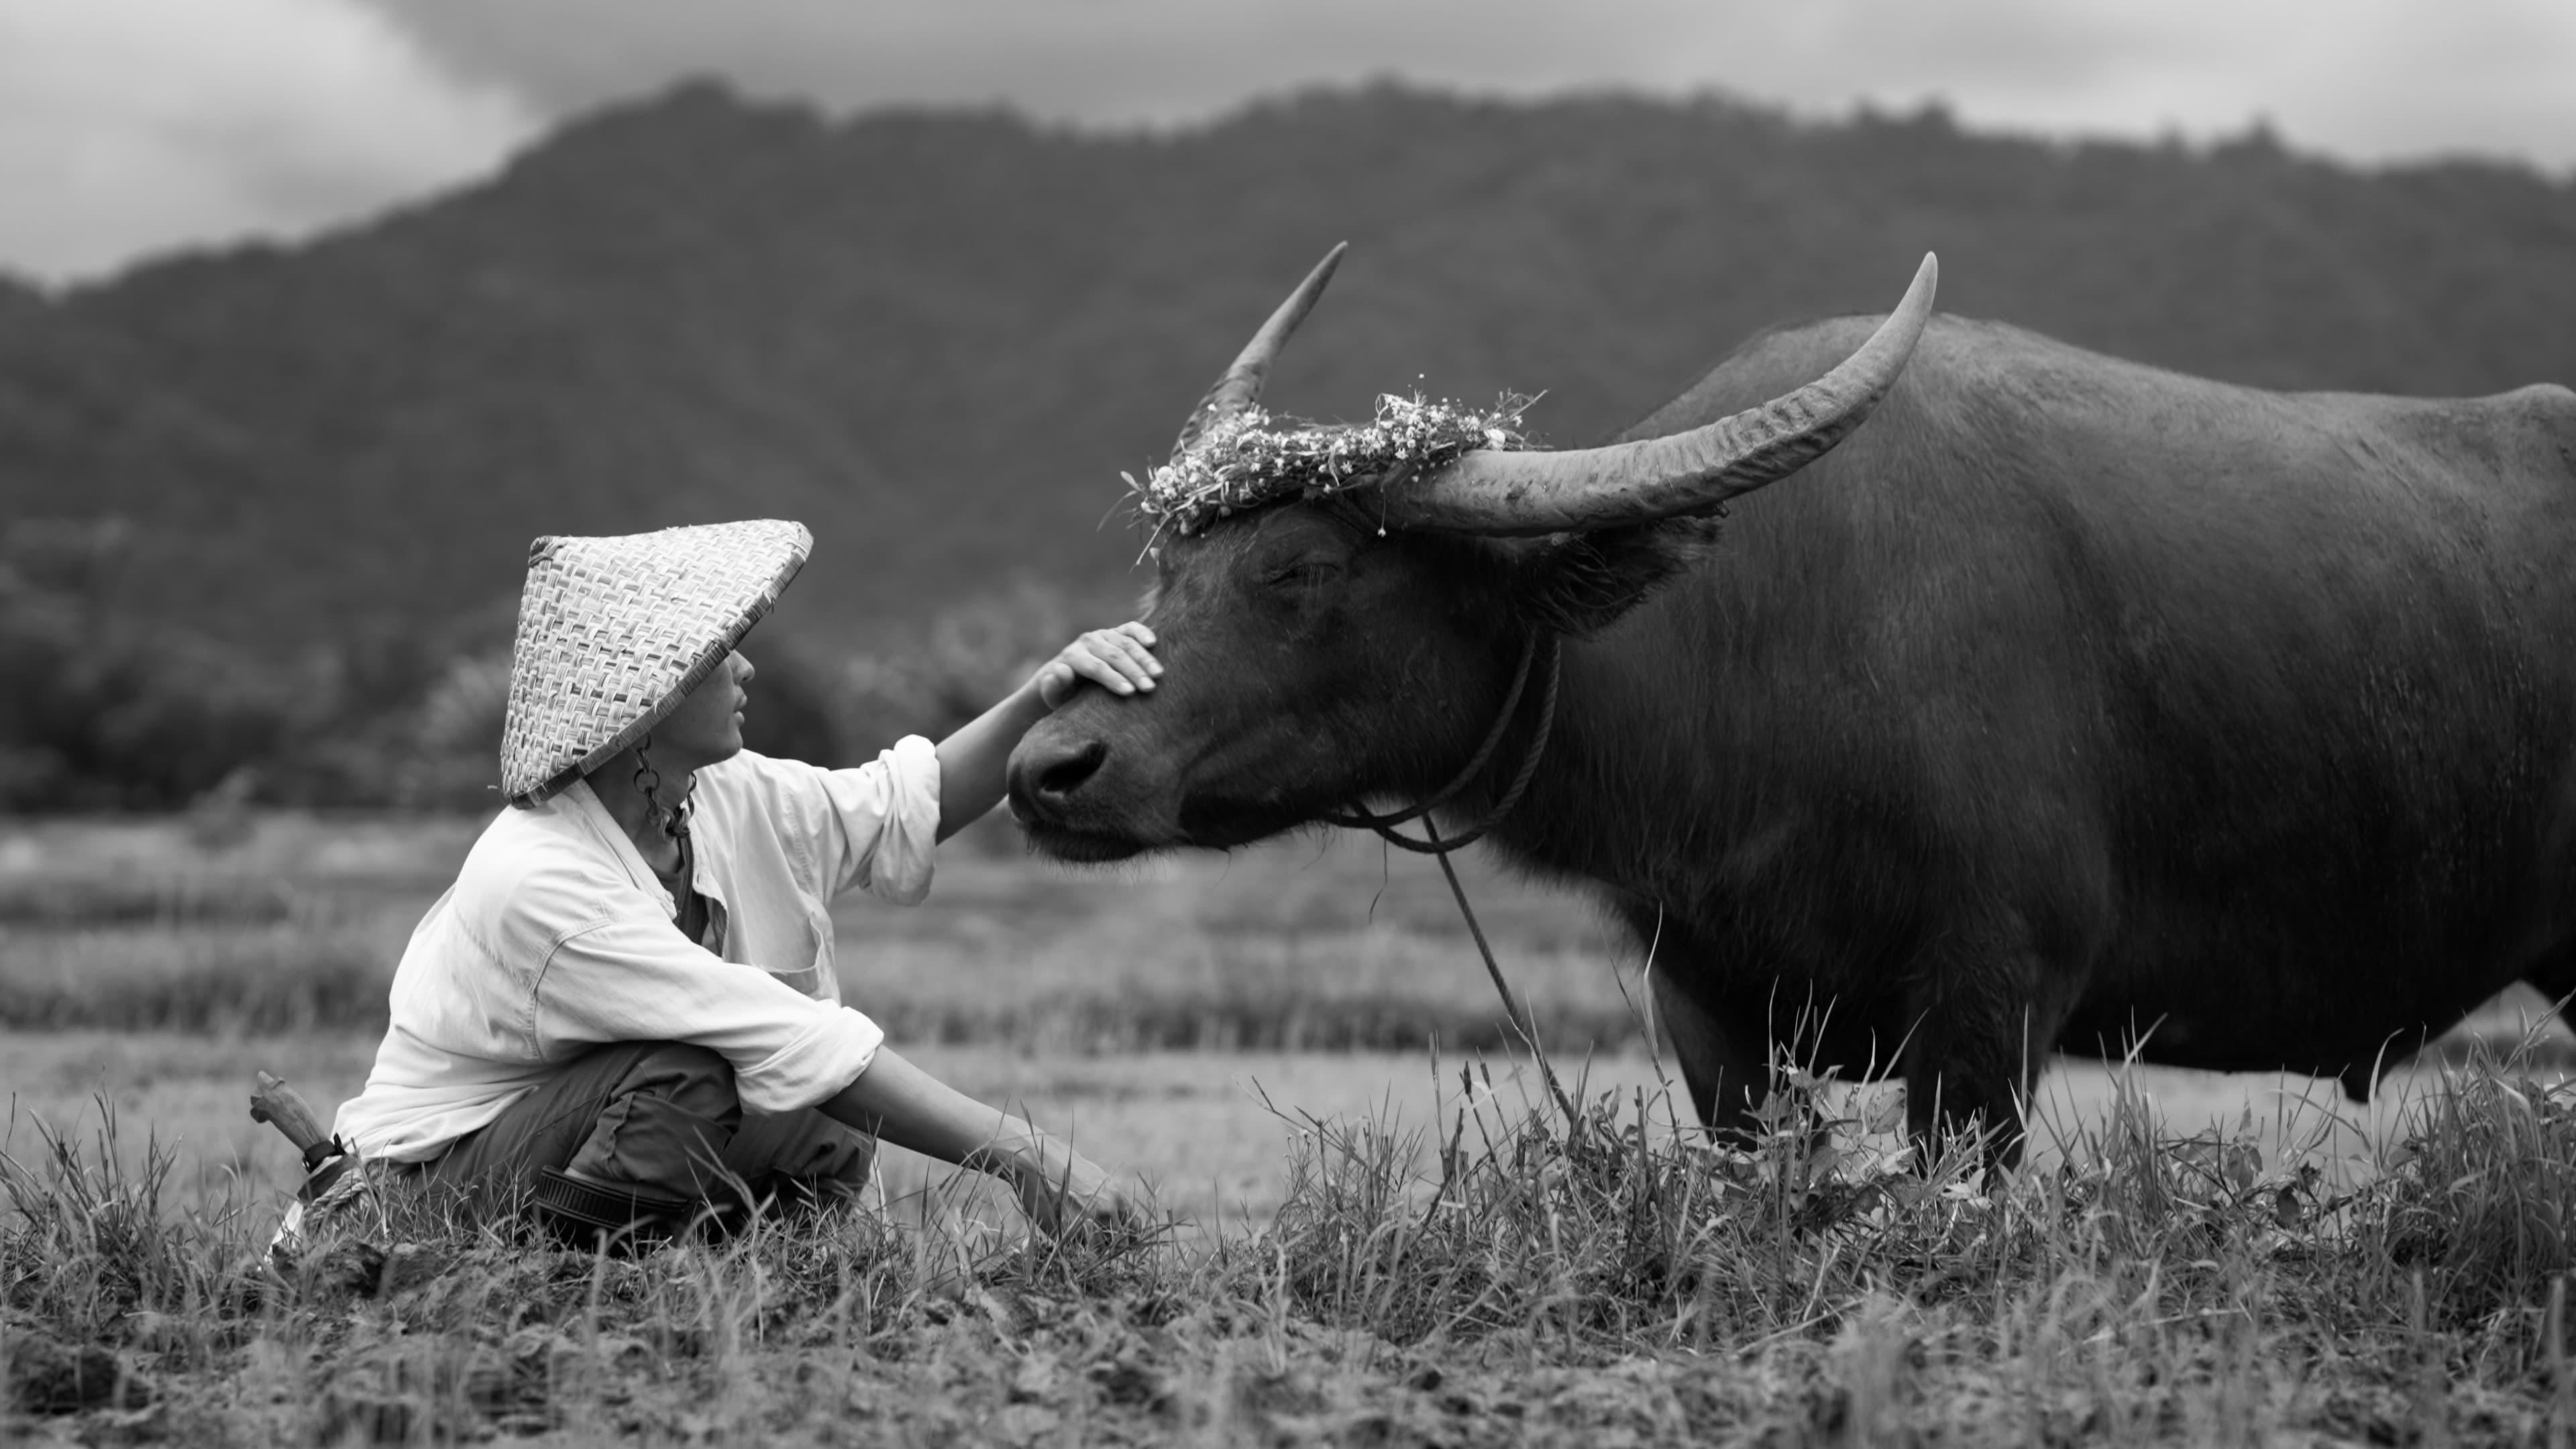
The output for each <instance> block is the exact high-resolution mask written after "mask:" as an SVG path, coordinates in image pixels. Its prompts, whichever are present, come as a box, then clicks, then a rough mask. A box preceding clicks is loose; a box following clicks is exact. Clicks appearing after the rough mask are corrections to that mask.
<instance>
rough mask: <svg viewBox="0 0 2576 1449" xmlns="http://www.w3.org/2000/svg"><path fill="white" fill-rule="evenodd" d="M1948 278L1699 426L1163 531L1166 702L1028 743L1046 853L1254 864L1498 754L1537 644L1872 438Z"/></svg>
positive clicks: (1216, 417) (1037, 832) (1032, 822)
mask: <svg viewBox="0 0 2576 1449" xmlns="http://www.w3.org/2000/svg"><path fill="white" fill-rule="evenodd" d="M1341 250H1342V249H1341V248H1338V247H1337V248H1335V249H1334V251H1333V252H1332V254H1331V255H1329V256H1327V257H1326V258H1325V259H1324V261H1323V262H1322V264H1321V265H1319V266H1317V267H1316V268H1315V270H1314V272H1313V273H1312V274H1310V275H1309V276H1308V277H1307V278H1306V280H1305V282H1304V283H1303V284H1302V285H1301V286H1300V287H1299V288H1298V289H1297V290H1296V292H1295V293H1293V294H1292V295H1291V296H1290V297H1289V299H1288V300H1287V301H1286V302H1285V303H1283V304H1282V305H1281V306H1280V308H1279V309H1278V311H1277V312H1276V313H1274V314H1273V315H1272V317H1271V318H1270V320H1269V321H1268V323H1266V324H1265V325H1264V326H1263V327H1262V329H1261V330H1260V332H1259V333H1257V334H1256V335H1255V336H1254V338H1253V340H1252V342H1251V344H1250V345H1248V346H1247V347H1246V348H1245V349H1244V351H1243V354H1242V355H1241V356H1240V357H1238V358H1237V359H1236V360H1235V362H1234V365H1233V366H1232V367H1230V368H1228V369H1227V370H1226V372H1225V374H1224V376H1223V377H1222V378H1220V379H1219V381H1218V383H1217V385H1216V387H1215V388H1214V389H1213V390H1211V391H1210V392H1209V394H1208V396H1207V398H1206V400H1204V401H1203V402H1201V403H1200V405H1199V407H1198V408H1197V409H1196V410H1195V411H1194V412H1193V413H1192V414H1191V416H1190V419H1189V422H1188V424H1187V425H1186V426H1185V427H1184V428H1183V430H1182V433H1181V438H1180V445H1179V446H1180V450H1182V451H1186V450H1187V449H1188V448H1189V447H1190V446H1191V444H1193V443H1194V442H1196V441H1198V439H1199V438H1200V437H1201V436H1202V435H1204V434H1206V433H1207V432H1208V430H1209V429H1210V428H1212V427H1214V426H1215V425H1216V424H1218V423H1219V422H1221V421H1223V420H1225V419H1227V418H1229V417H1232V416H1234V415H1236V414H1238V413H1240V412H1242V411H1243V410H1244V409H1247V408H1250V407H1251V406H1252V405H1253V404H1254V403H1255V401H1256V400H1257V398H1258V397H1259V394H1260V389H1261V384H1262V381H1263V380H1264V378H1265V377H1266V375H1267V374H1268V372H1269V369H1270V366H1271V364H1272V362H1273V361H1274V360H1275V359H1276V357H1277V355H1278V351H1279V348H1280V346H1281V344H1283V343H1284V342H1285V341H1286V340H1287V337H1288V335H1289V334H1290V333H1291V332H1292V331H1294V330H1295V328H1296V326H1297V324H1298V322H1299V321H1300V320H1302V319H1303V317H1304V316H1305V314H1306V312H1307V310H1308V309H1309V308H1311V307H1312V306H1313V304H1314V302H1315V299H1316V297H1317V295H1318V294H1319V293H1321V291H1322V290H1323V287H1324V284H1325V282H1326V281H1327V280H1328V279H1329V278H1330V276H1331V274H1332V271H1333V268H1334V267H1335V265H1336V264H1337V263H1338V262H1339V261H1340V259H1341ZM1934 275H1935V272H1934V264H1933V260H1932V258H1930V257H1926V258H1924V261H1923V265H1922V268H1921V270H1920V271H1919V272H1917V273H1916V275H1915V278H1914V282H1913V285H1912V287H1911V288H1910V289H1909V290H1908V291H1907V292H1906V295H1905V298H1904V300H1903V302H1902V303H1900V304H1899V306H1898V307H1897V309H1896V311H1895V312H1894V313H1893V314H1892V315H1890V316H1889V317H1888V319H1887V320H1886V322H1885V323H1884V324H1882V325H1881V326H1880V327H1879V329H1878V330H1877V332H1876V333H1875V334H1874V335H1873V336H1872V337H1871V338H1870V339H1869V341H1868V342H1867V343H1866V344H1864V345H1863V346H1862V347H1861V348H1860V349H1859V350H1858V351H1856V352H1854V353H1853V354H1852V355H1851V356H1850V357H1849V358H1848V359H1846V360H1845V361H1844V362H1842V363H1841V364H1840V365H1839V366H1836V367H1835V368H1833V369H1832V370H1831V371H1829V372H1827V373H1826V374H1825V375H1824V376H1822V377H1819V378H1817V379H1815V380H1814V381H1812V382H1810V383H1807V384H1806V385H1804V386H1802V387H1799V388H1797V389H1795V390H1793V391H1791V392H1789V393H1787V394H1785V395H1783V396H1781V397H1778V398H1775V399H1773V400H1772V401H1770V402H1768V403H1765V404H1763V405H1761V406H1759V407H1754V408H1750V409H1747V410H1745V411H1743V412H1740V413H1736V414H1734V415H1731V416H1728V417H1725V418H1721V419H1719V420H1718V421H1716V422H1713V423H1710V424H1708V425H1707V426H1704V427H1697V428H1692V429H1689V430H1687V431H1684V432H1680V433H1675V434H1671V435H1669V436H1663V437H1652V438H1645V439H1640V440H1636V441H1631V442H1623V443H1617V444H1612V445H1609V446H1605V447H1600V448H1593V449H1586V450H1579V451H1563V452H1517V451H1501V450H1477V451H1470V452H1466V453H1464V454H1462V455H1460V456H1458V457H1457V458H1456V460H1455V461H1454V462H1451V463H1449V464H1447V465H1446V466H1444V467H1442V468H1440V469H1439V470H1437V471H1434V472H1430V473H1423V474H1418V475H1414V476H1398V477H1390V478H1387V479H1384V480H1381V483H1382V486H1361V487H1356V488H1345V489H1342V490H1340V491H1338V492H1335V493H1334V494H1332V495H1330V496H1327V497H1308V498H1294V499H1289V500H1286V501H1281V502H1275V503H1270V504H1266V505H1263V506H1257V507H1253V508H1248V509H1242V510H1238V511H1236V512H1234V513H1232V514H1231V515H1230V516H1228V517H1225V518H1223V519H1222V520H1220V521H1216V522H1213V523H1211V524H1210V525H1208V526H1206V527H1202V528H1197V529H1194V530H1190V531H1186V532H1184V531H1180V530H1170V529H1167V530H1163V531H1161V532H1160V533H1158V535H1157V538H1156V542H1155V544H1154V546H1153V549H1152V556H1153V559H1154V564H1155V568H1156V580H1155V584H1154V592H1153V597H1152V600H1151V602H1150V604H1149V606H1148V608H1147V611H1146V614H1145V620H1146V622H1147V623H1148V624H1149V625H1151V626H1152V628H1153V630H1154V633H1155V635H1156V639H1157V642H1156V645H1155V650H1156V653H1157V654H1158V656H1159V657H1160V658H1161V659H1162V661H1163V663H1164V665H1165V673H1164V675H1163V677H1162V680H1161V686H1160V687H1159V688H1158V689H1156V690H1155V691H1154V692H1153V693H1152V694H1150V695H1138V696H1132V697H1112V696H1111V695H1109V694H1107V693H1105V692H1102V691H1096V690H1095V691H1085V692H1084V693H1082V694H1081V695H1078V696H1077V697H1075V698H1074V699H1073V700H1072V701H1070V702H1068V703H1067V704H1066V705H1065V706H1064V707H1063V708H1062V709H1060V710H1058V711H1057V712H1056V713H1055V714H1054V715H1053V716H1051V717H1050V718H1048V719H1046V720H1045V721H1043V722H1041V723H1040V724H1039V725H1038V726H1037V728H1035V729H1033V730H1031V731H1030V732H1029V734H1028V735H1027V737H1026V738H1025V739H1023V740H1022V742H1021V743H1020V745H1019V747H1018V749H1017V750H1016V751H1015V752H1014V754H1013V756H1012V760H1011V768H1010V787H1011V807H1012V810H1013V812H1014V813H1015V814H1016V815H1017V816H1018V818H1019V820H1020V821H1021V823H1022V824H1023V825H1024V826H1025V827H1027V829H1028V831H1029V834H1030V837H1031V839H1032V840H1033V841H1034V842H1035V843H1036V845H1037V846H1038V847H1039V848H1040V849H1041V850H1044V851H1046V852H1048V853H1050V854H1053V855H1057V856H1060V857H1064V858H1067V859H1075V860H1112V859H1118V858H1121V857H1125V856H1128V855H1133V854H1135V853H1137V852H1139V851H1146V850H1154V849H1161V848H1168V847H1176V846H1205V847H1220V848H1221V847H1227V846H1234V845H1240V844H1245V843H1248V842H1250V841H1253V840H1257V839H1260V838H1262V837H1264V836H1267V835H1272V834H1275V833H1278V832H1280V831H1282V830H1287V829H1290V828H1293V827H1295V826H1298V825H1301V824H1305V823H1307V822H1310V821H1313V820H1316V819H1317V818H1319V817H1321V816H1324V815H1327V814H1330V813H1333V812H1336V811H1338V810H1340V809H1342V808H1344V807H1346V806H1348V805H1350V804H1352V803H1354V802H1356V801H1359V800H1362V799H1366V798H1371V797H1385V796H1408V795H1418V794H1420V793H1422V792H1426V791H1429V790H1432V789H1435V788H1437V787H1439V786H1440V785H1441V784H1442V783H1443V782H1445V781H1447V780H1448V779H1449V778H1450V777H1451V776H1452V775H1453V774H1454V773H1455V772H1457V771H1458V770H1459V768H1460V765H1461V762H1463V761H1466V760H1467V759H1469V758H1470V756H1471V755H1472V754H1473V752H1474V751H1475V750H1476V748H1477V746H1478V744H1479V742H1480V741H1481V740H1482V739H1483V738H1484V736H1485V734H1486V731H1487V729H1488V727H1489V725H1491V724H1492V723H1493V721H1494V718H1495V716H1496V714H1497V712H1498V711H1499V709H1500V708H1501V706H1502V704H1503V701H1504V699H1505V696H1506V695H1507V694H1508V693H1509V691H1510V689H1511V684H1512V679H1513V676H1514V663H1515V661H1516V660H1518V659H1521V658H1523V657H1524V651H1525V649H1526V647H1527V643H1528V641H1529V640H1530V639H1531V638H1532V637H1533V634H1534V631H1547V632H1551V633H1553V634H1556V635H1570V636H1577V637H1579V636H1582V635H1585V634H1588V633H1591V632H1593V631H1596V630H1598V629H1601V628H1603V627H1604V626H1606V625H1608V624H1609V623H1610V622H1612V621H1613V620H1615V619H1617V618H1618V617H1619V616H1620V615H1621V614H1623V613H1624V612H1626V611H1627V610H1628V609H1629V608H1630V607H1631V606H1633V605H1634V604H1635V603H1636V602H1637V601H1638V600H1639V599H1640V598H1642V597H1643V596H1644V595H1645V594H1646V592H1647V591H1648V590H1650V589H1651V588H1653V587H1654V585H1655V584H1656V583H1658V582H1659V581H1661V580H1662V579H1663V578H1665V577H1666V576H1668V575H1669V574H1671V573H1672V572H1673V571H1674V570H1675V569H1676V568H1678V567H1679V566H1681V564H1682V563H1683V562H1685V561H1686V560H1687V559H1689V558H1690V557H1692V556H1693V554H1694V553H1695V551H1696V548H1697V545H1698V544H1699V543H1700V542H1701V541H1702V540H1704V539H1705V538H1706V537H1708V535H1709V529H1708V525H1707V524H1706V522H1705V520H1707V519H1708V518H1710V517H1711V516H1712V515H1714V514H1716V513H1717V512H1718V511H1719V510H1720V507H1721V505H1722V504H1724V503H1725V501H1726V500H1727V499H1729V498H1731V497H1734V496H1736V495H1738V494H1742V493H1745V492H1748V491H1750V490H1752V489H1754V488H1759V487H1761V486H1762V485H1764V484H1766V483H1771V482H1774V481H1776V480H1778V479H1780V478H1784V477H1786V476H1788V475H1789V474H1790V473H1793V472H1795V471H1797V470H1798V469H1799V468H1801V467H1803V466H1805V465H1806V464H1807V463H1809V462H1811V461H1813V460H1814V459H1815V458H1817V457H1819V456H1821V455H1822V454H1823V453H1824V452H1826V451H1827V450H1828V449H1830V448H1832V447H1833V446H1834V445H1835V444H1837V443H1839V442H1841V441H1842V440H1843V439H1844V438H1845V437H1847V436H1849V435H1850V433H1851V432H1852V430H1853V429H1855V428H1857V427H1859V426H1860V424H1861V423H1862V421H1863V420H1864V419H1866V418H1867V417H1868V415H1869V412H1870V410H1871V409H1872V408H1873V407H1874V406H1876V404H1877V403H1878V401H1879V400H1880V399H1881V398H1882V397H1884V396H1885V395H1886V393H1887V390H1888V388H1889V387H1890V386H1891V385H1893V384H1894V382H1895V380H1896V378H1897V375H1898V374H1899V373H1900V372H1901V371H1902V370H1903V369H1904V366H1905V363H1906V360H1907V358H1908V357H1909V356H1910V355H1911V354H1912V351H1913V348H1914V344H1915V341H1916V339H1917V338H1918V337H1920V336H1921V334H1922V331H1923V327H1924V323H1925V321H1926V319H1927V318H1928V317H1929V315H1930V313H1931V309H1932V295H1933V284H1934ZM1506 747H1507V748H1509V747H1510V742H1509V741H1507V742H1506ZM1497 773H1507V771H1498V772H1497ZM1474 798H1475V796H1474V792H1473V791H1471V792H1470V794H1469V795H1467V796H1464V797H1462V799H1461V803H1462V804H1464V803H1472V801H1473V800H1474Z"/></svg>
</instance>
